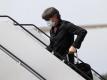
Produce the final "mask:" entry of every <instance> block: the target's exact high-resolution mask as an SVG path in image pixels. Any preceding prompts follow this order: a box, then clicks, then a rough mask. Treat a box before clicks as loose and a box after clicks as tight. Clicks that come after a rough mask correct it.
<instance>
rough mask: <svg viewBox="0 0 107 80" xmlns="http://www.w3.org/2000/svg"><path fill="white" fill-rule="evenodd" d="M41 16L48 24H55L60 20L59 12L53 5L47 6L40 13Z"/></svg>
mask: <svg viewBox="0 0 107 80" xmlns="http://www.w3.org/2000/svg"><path fill="white" fill-rule="evenodd" d="M42 18H43V19H44V20H46V21H47V22H48V24H49V25H50V24H51V25H50V26H55V25H57V24H58V22H59V20H60V14H59V11H58V10H57V9H56V8H54V7H50V8H47V9H46V10H45V11H44V12H43V14H42Z"/></svg>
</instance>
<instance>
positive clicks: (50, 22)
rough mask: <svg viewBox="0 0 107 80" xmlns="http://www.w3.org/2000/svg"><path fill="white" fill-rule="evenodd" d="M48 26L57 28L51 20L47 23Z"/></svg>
mask: <svg viewBox="0 0 107 80" xmlns="http://www.w3.org/2000/svg"><path fill="white" fill-rule="evenodd" d="M47 25H48V26H49V27H53V26H55V22H53V21H52V20H49V21H47Z"/></svg>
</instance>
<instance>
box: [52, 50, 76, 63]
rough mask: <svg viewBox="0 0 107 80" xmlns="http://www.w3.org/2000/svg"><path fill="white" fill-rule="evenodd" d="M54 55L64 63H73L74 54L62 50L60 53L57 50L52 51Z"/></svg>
mask: <svg viewBox="0 0 107 80" xmlns="http://www.w3.org/2000/svg"><path fill="white" fill-rule="evenodd" d="M54 55H55V56H56V57H57V58H58V59H60V60H64V63H65V64H68V63H69V62H70V63H73V64H74V54H68V53H67V52H65V53H64V52H63V54H62V53H58V52H54Z"/></svg>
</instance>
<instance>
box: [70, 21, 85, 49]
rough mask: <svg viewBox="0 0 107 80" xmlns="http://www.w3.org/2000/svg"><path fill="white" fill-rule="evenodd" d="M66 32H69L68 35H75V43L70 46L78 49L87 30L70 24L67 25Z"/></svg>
mask: <svg viewBox="0 0 107 80" xmlns="http://www.w3.org/2000/svg"><path fill="white" fill-rule="evenodd" d="M68 31H69V33H73V34H74V35H77V37H76V39H75V41H74V42H73V44H72V46H74V47H75V48H78V49H79V48H80V46H81V43H82V41H83V40H84V38H85V36H86V34H87V30H85V29H83V28H81V27H79V26H76V25H74V24H72V23H70V24H69V25H68Z"/></svg>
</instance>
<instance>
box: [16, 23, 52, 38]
mask: <svg viewBox="0 0 107 80" xmlns="http://www.w3.org/2000/svg"><path fill="white" fill-rule="evenodd" d="M14 25H17V24H14ZM20 25H22V26H33V27H35V28H36V29H37V30H39V31H40V32H41V33H43V34H44V35H45V36H47V37H48V38H50V36H48V35H47V34H46V33H45V32H44V31H42V30H41V29H39V28H38V27H37V26H36V25H34V24H20Z"/></svg>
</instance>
